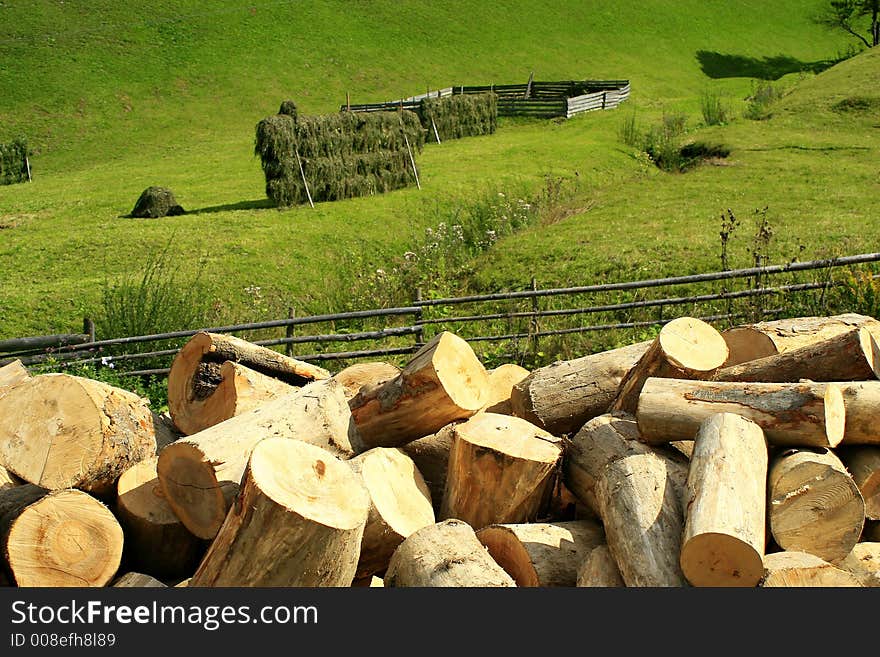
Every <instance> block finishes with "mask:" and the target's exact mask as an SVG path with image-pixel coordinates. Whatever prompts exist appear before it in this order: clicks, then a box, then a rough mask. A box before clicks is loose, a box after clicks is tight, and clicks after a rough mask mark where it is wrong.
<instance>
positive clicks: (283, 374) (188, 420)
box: [168, 331, 330, 435]
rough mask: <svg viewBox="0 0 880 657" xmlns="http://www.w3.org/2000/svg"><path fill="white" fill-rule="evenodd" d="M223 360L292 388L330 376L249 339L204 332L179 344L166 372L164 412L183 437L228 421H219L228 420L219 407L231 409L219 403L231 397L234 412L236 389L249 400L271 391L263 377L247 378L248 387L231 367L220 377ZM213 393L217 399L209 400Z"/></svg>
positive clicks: (326, 372)
mask: <svg viewBox="0 0 880 657" xmlns="http://www.w3.org/2000/svg"><path fill="white" fill-rule="evenodd" d="M226 361H231V362H232V363H233V364H235V363H237V364H240V365H244V366H245V367H246V368H248V369H250V370H253V371H256V372H257V373H258V374H262V375H265V376H266V377H271V378H273V379H276V380H277V381H280V382H283V383H286V384H289V385H291V386H303V385H306V384H307V383H309V382H311V381H315V380H320V379H326V378H329V377H330V372H328V371H327V370H325V369H323V368H321V367H317V366H316V365H311V364H309V363H304V362H302V361H300V360H296V359H295V358H290V357H288V356H285V355H283V354H280V353H278V352H277V351H273V350H272V349H268V348H266V347H261V346H259V345H255V344H253V343H251V342H248V341H247V340H242V339H241V338H236V337H235V336H232V335H221V334H218V333H208V332H205V331H202V332H200V333H197V334H196V335H194V336H193V337H192V338H190V339H189V341H188V342H187V343H186V344H185V345H183V347H182V348H181V349H180V351H179V352H178V353H177V355H176V356H175V357H174V361H173V362H172V363H171V371H170V372H169V373H168V410H169V412H170V413H171V417H172V419H173V420H174V424H175V425H176V426H177V427H178V428H179V429H180V431H182V432H183V433H184V434H186V435H191V434H194V433H197V432H199V431H202V430H203V429H206V428H208V427H209V426H212V424H214V423H216V422H218V421H220V419H227V418H223V417H219V416H222V415H228V413H229V412H230V411H229V410H222V412H221V411H218V408H220V409H227V407H228V406H229V405H230V404H229V403H226V401H227V400H224V399H223V398H224V397H229V396H232V402H231V405H232V407H233V409H234V407H235V401H234V400H235V396H236V395H237V394H238V390H239V387H240V389H241V391H242V394H243V395H244V396H245V397H247V394H248V393H250V394H251V395H252V396H253V395H256V396H261V395H264V394H265V389H266V388H271V387H272V386H271V384H268V383H267V382H266V381H265V379H264V378H262V377H257V376H253V377H251V379H252V384H251V383H248V382H247V381H245V380H243V378H242V377H241V376H235V375H234V372H235V370H234V369H233V370H230V369H229V368H230V367H231V366H227V369H226V371H225V374H226V377H225V378H224V373H223V371H222V368H223V364H224V363H225V362H226ZM241 371H242V372H244V371H245V370H241ZM244 378H246V377H244ZM239 384H241V385H240V386H239ZM215 394H219V395H220V397H221V398H220V399H218V400H213V401H212V397H213V396H214V395H215ZM245 405H246V404H245ZM232 412H234V410H233V411H232Z"/></svg>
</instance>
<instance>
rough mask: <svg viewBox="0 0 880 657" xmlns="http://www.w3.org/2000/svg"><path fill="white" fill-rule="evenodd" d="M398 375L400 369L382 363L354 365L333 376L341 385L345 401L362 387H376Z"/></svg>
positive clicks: (355, 394) (354, 395)
mask: <svg viewBox="0 0 880 657" xmlns="http://www.w3.org/2000/svg"><path fill="white" fill-rule="evenodd" d="M398 374H400V368H399V367H397V366H396V365H392V364H391V363H385V362H382V361H376V362H370V363H355V364H354V365H349V366H348V367H346V368H345V369H343V370H340V371H339V372H337V373H336V374H334V375H333V378H334V379H336V380H337V381H339V383H341V384H342V388H343V390H345V398H346V400H351V399H352V398H353V397H356V396H357V394H358V393H359V392H360V391H361V388H363V387H364V386H378V385H382V384H383V383H385V382H386V381H390V380H391V379H393V378H395V377H396V376H397V375H398Z"/></svg>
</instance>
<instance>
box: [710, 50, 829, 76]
mask: <svg viewBox="0 0 880 657" xmlns="http://www.w3.org/2000/svg"><path fill="white" fill-rule="evenodd" d="M697 61H698V62H700V68H702V69H703V73H705V74H706V75H707V76H709V77H710V78H713V79H715V80H717V79H720V78H758V79H761V80H778V79H779V78H781V77H782V76H783V75H788V74H789V73H801V72H804V73H821V72H822V71H824V70H826V69H829V68H831V67H832V66H834V65H835V64H836V63H837V60H833V59H823V60H820V61H815V62H805V61H802V60H800V59H797V58H796V57H790V56H788V55H776V56H775V57H747V56H745V55H726V54H724V53H720V52H714V51H711V50H698V51H697Z"/></svg>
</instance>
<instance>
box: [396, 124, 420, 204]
mask: <svg viewBox="0 0 880 657" xmlns="http://www.w3.org/2000/svg"><path fill="white" fill-rule="evenodd" d="M399 111H401V112H402V111H403V110H402V109H401V110H399ZM397 118H398V120H399V121H400V129H401V130H402V131H403V140H404V141H405V142H406V150H407V152H408V153H409V162H410V164H412V170H413V175H414V176H415V177H416V186H417V187H418V188H419V190H420V191H421V189H422V183H421V182H419V171H418V169H416V158H414V157H413V152H412V148H411V147H410V145H409V137H407V136H406V128H405V127H404V126H403V116H402V114H398V115H397Z"/></svg>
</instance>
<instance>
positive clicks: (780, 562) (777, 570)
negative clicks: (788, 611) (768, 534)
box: [761, 551, 861, 588]
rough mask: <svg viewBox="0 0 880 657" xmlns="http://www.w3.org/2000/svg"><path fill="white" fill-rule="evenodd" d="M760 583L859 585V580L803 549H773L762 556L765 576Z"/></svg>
mask: <svg viewBox="0 0 880 657" xmlns="http://www.w3.org/2000/svg"><path fill="white" fill-rule="evenodd" d="M761 586H762V587H764V588H771V587H780V586H783V587H790V586H817V587H824V588H828V587H840V586H861V584H860V583H859V581H858V580H857V579H856V578H855V577H854V576H853V575H852V573H849V572H847V571H845V570H841V569H840V568H835V567H834V566H832V565H831V564H830V563H828V562H827V561H823V560H822V559H820V558H819V557H817V556H816V555H814V554H808V553H806V552H794V551H792V552H775V553H773V554H768V555H766V556H765V557H764V578H763V579H762V580H761Z"/></svg>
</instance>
